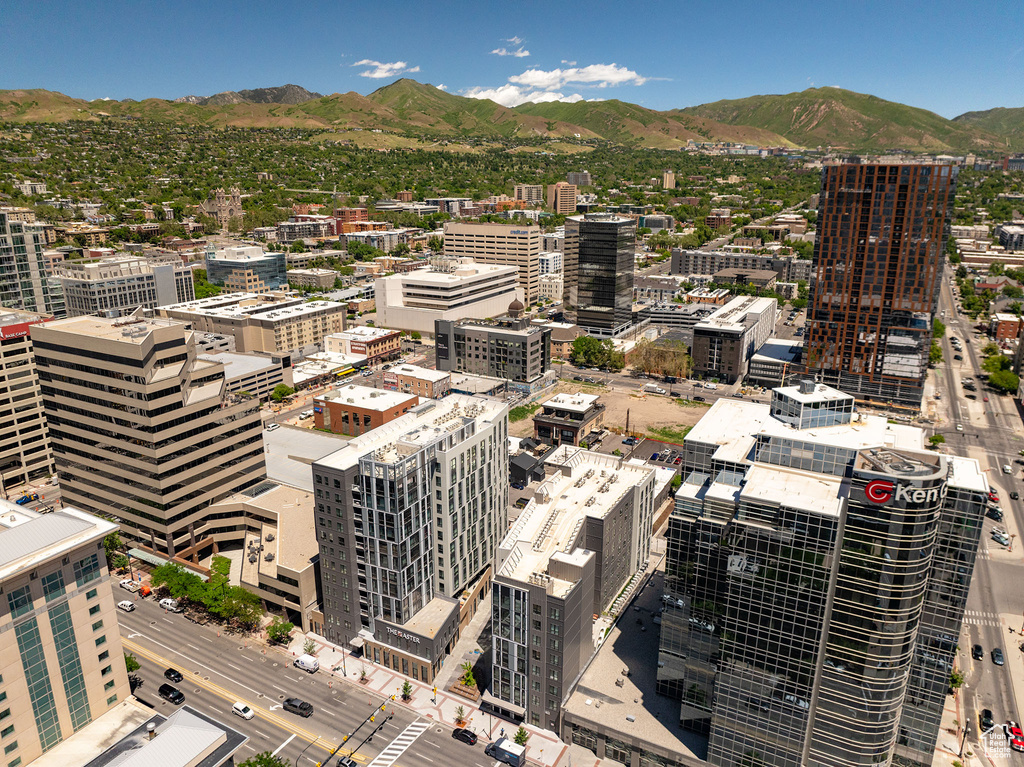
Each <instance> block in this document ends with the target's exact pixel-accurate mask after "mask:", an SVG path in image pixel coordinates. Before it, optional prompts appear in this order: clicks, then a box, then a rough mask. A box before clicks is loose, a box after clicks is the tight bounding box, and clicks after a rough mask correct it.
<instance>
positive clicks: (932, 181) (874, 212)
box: [804, 163, 956, 410]
mask: <svg viewBox="0 0 1024 767" xmlns="http://www.w3.org/2000/svg"><path fill="white" fill-rule="evenodd" d="M955 178H956V168H954V167H952V166H949V165H924V164H920V165H909V164H908V165H879V164H870V163H844V164H839V165H830V166H828V167H826V168H824V170H823V171H822V175H821V197H820V203H819V208H818V231H817V237H816V240H815V246H814V259H815V280H814V282H813V284H812V285H811V297H810V306H809V309H808V314H807V346H806V353H805V355H804V357H805V364H806V365H807V369H808V371H809V372H812V373H817V374H818V375H819V380H821V381H823V382H824V383H827V384H830V385H833V386H836V387H838V388H840V389H842V390H843V391H847V392H849V393H851V394H853V395H854V396H855V397H856V398H857V399H858V400H861V401H866V402H873V403H877V404H880V405H891V406H895V407H905V408H910V409H914V410H917V409H919V408H920V406H921V397H922V392H923V385H924V377H925V373H926V371H927V366H928V353H929V351H930V348H931V339H932V318H933V317H934V315H935V309H936V305H937V303H938V297H939V285H940V281H941V278H942V263H943V248H944V247H945V242H946V237H947V236H948V234H949V222H948V214H949V211H950V208H951V207H952V202H953V196H954V191H955V189H954V187H955Z"/></svg>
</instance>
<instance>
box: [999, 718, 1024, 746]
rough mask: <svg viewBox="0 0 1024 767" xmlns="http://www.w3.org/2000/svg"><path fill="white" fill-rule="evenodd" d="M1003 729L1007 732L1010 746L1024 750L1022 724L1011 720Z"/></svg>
mask: <svg viewBox="0 0 1024 767" xmlns="http://www.w3.org/2000/svg"><path fill="white" fill-rule="evenodd" d="M1003 731H1004V732H1005V733H1006V740H1007V741H1009V743H1010V748H1012V749H1013V750H1014V751H1022V752H1024V732H1022V731H1021V729H1020V725H1019V724H1017V723H1016V722H1014V721H1012V720H1011V721H1009V722H1007V723H1006V724H1004V725H1003Z"/></svg>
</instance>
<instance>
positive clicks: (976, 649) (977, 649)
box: [971, 644, 985, 660]
mask: <svg viewBox="0 0 1024 767" xmlns="http://www.w3.org/2000/svg"><path fill="white" fill-rule="evenodd" d="M971 657H972V658H974V660H981V659H982V658H984V657H985V651H984V650H983V649H982V647H981V645H980V644H976V645H974V646H973V647H972V648H971Z"/></svg>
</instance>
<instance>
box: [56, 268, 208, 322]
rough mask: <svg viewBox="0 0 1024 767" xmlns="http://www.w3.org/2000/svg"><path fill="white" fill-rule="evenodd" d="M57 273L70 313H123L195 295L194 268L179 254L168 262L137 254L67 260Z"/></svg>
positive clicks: (170, 302)
mask: <svg viewBox="0 0 1024 767" xmlns="http://www.w3.org/2000/svg"><path fill="white" fill-rule="evenodd" d="M54 276H55V277H57V278H58V279H59V280H60V283H61V287H62V290H63V292H64V304H65V308H66V312H67V316H68V317H78V316H79V315H82V314H103V315H105V316H108V317H120V316H121V315H122V314H130V313H131V312H132V311H134V310H135V309H138V308H140V307H141V308H146V309H153V308H155V307H157V306H162V305H164V304H176V303H181V302H183V301H191V300H193V299H194V298H195V297H196V294H195V286H194V284H193V282H192V269H191V268H190V267H188V266H185V265H184V264H182V263H181V260H180V259H177V258H176V257H175V261H174V262H165V263H154V262H153V261H151V260H150V259H148V258H140V257H137V256H114V257H110V258H103V259H101V260H99V261H92V262H88V261H85V262H83V261H64V262H62V263H61V264H60V266H58V267H57V268H56V269H55V270H54Z"/></svg>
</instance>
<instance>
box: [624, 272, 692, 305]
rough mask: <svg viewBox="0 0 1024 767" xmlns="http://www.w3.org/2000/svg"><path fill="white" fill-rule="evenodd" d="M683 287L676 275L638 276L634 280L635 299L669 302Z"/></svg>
mask: <svg viewBox="0 0 1024 767" xmlns="http://www.w3.org/2000/svg"><path fill="white" fill-rule="evenodd" d="M681 290H682V288H681V287H680V280H679V279H677V278H675V277H637V278H636V279H635V280H634V281H633V300H634V301H651V302H654V303H659V304H661V303H668V302H670V301H672V299H674V298H675V297H676V296H677V295H679V293H680V292H681Z"/></svg>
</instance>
